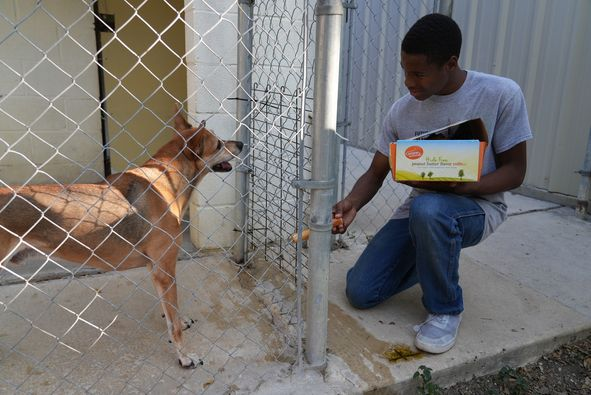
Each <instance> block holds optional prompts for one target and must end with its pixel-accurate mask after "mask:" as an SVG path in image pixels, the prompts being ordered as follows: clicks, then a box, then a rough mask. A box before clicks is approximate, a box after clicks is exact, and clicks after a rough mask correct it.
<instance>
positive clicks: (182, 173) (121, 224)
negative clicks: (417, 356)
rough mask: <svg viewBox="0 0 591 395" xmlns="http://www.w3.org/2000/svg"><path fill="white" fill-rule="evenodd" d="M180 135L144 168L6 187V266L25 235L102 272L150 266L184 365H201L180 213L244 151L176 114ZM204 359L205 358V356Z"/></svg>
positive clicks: (1, 219) (0, 241) (0, 235)
mask: <svg viewBox="0 0 591 395" xmlns="http://www.w3.org/2000/svg"><path fill="white" fill-rule="evenodd" d="M175 128H176V130H177V131H178V133H177V134H175V136H174V137H173V138H172V140H170V141H169V142H168V143H167V144H166V145H164V146H163V147H162V148H160V150H159V151H158V152H157V153H156V154H155V155H154V156H153V157H152V158H151V159H150V160H148V161H147V162H146V163H144V164H143V165H142V166H140V167H138V168H135V169H131V170H128V171H125V172H123V173H118V174H113V175H111V176H109V177H108V178H107V180H106V182H102V183H99V184H72V185H68V186H61V185H29V186H18V187H13V188H0V265H1V264H3V263H4V262H5V261H6V260H7V258H8V256H9V255H11V254H13V253H14V252H15V251H16V250H17V247H18V246H19V244H21V240H22V241H24V243H22V244H24V245H25V246H26V247H27V249H26V250H25V251H20V252H18V253H17V254H15V255H14V256H13V258H12V261H13V262H18V261H19V260H22V259H24V258H26V256H27V255H28V253H27V250H28V251H31V250H37V251H40V252H42V253H45V254H47V255H50V256H51V257H57V258H63V259H65V260H68V261H71V262H74V263H79V264H84V265H90V266H93V267H96V268H99V269H103V270H126V269H131V268H136V267H140V266H147V268H148V270H150V272H151V276H152V281H153V283H154V287H155V288H156V291H157V292H158V295H159V296H160V300H161V303H162V308H163V309H164V314H165V317H166V322H167V325H168V331H169V335H170V339H171V341H172V342H173V344H174V345H175V348H176V352H177V355H178V358H179V363H180V364H181V366H182V367H185V368H194V367H196V363H197V362H196V361H194V360H192V359H191V358H189V357H188V356H187V355H186V354H185V353H184V352H183V346H182V330H183V329H184V328H183V323H182V321H181V319H180V317H179V314H178V303H177V289H176V281H175V268H176V260H177V252H178V249H179V245H180V244H181V239H182V230H181V219H182V217H183V213H184V211H185V209H186V208H187V206H188V202H189V198H190V195H191V191H192V188H193V187H195V186H196V185H197V184H198V183H199V182H200V181H201V180H202V179H203V177H205V175H206V174H208V173H209V172H211V171H229V170H231V169H232V166H231V165H230V164H229V163H228V161H229V160H231V159H233V158H235V157H236V155H238V154H239V153H240V151H241V150H242V143H241V142H239V141H222V140H220V139H219V138H217V137H216V136H215V135H214V134H213V133H211V132H210V131H209V130H207V129H206V128H205V125H204V123H202V124H201V125H200V127H198V128H193V127H191V125H189V124H188V123H187V121H186V120H185V118H183V117H182V116H181V115H177V117H176V118H175ZM199 363H201V362H200V361H199Z"/></svg>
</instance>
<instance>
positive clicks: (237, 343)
mask: <svg viewBox="0 0 591 395" xmlns="http://www.w3.org/2000/svg"><path fill="white" fill-rule="evenodd" d="M510 199H511V200H510V202H509V205H510V207H511V211H510V212H511V215H512V216H511V217H510V218H509V220H508V221H507V222H506V223H505V224H504V225H503V226H502V227H501V228H500V229H499V231H498V232H497V233H495V234H494V235H492V236H491V237H490V238H489V239H488V240H486V241H485V242H483V243H482V244H481V245H479V246H477V247H474V248H471V249H467V250H464V252H463V253H462V263H461V279H462V280H461V281H462V286H463V288H464V295H465V306H466V311H465V313H464V320H463V323H462V327H461V330H460V334H459V339H458V343H457V345H456V346H455V347H454V348H453V349H452V350H451V351H449V352H448V353H445V354H443V355H438V356H433V355H424V354H420V355H417V356H416V358H410V359H404V358H402V359H400V360H397V361H392V362H391V361H389V360H388V359H387V358H386V356H385V355H384V351H387V350H389V349H390V348H391V347H393V346H395V347H398V348H399V349H400V348H402V347H408V348H409V349H410V350H411V351H414V347H413V346H412V345H413V339H414V333H413V331H412V325H414V324H416V323H419V322H421V321H422V320H423V318H424V317H425V315H426V312H425V311H424V309H423V307H422V306H421V304H420V295H421V292H420V289H419V288H418V287H414V288H411V289H409V290H407V291H406V292H404V293H402V294H401V295H398V296H397V297H394V298H392V299H391V300H389V301H387V302H386V303H384V304H382V305H380V306H378V307H376V308H374V309H371V310H364V311H359V310H356V309H353V308H352V307H351V306H349V304H348V303H347V301H346V299H345V296H344V281H345V273H346V271H347V270H348V268H349V267H351V266H352V265H353V264H354V262H355V260H356V259H357V256H358V255H359V254H360V253H361V251H362V249H363V248H364V245H363V244H362V242H363V238H359V237H356V236H355V235H352V236H351V238H350V240H351V241H352V240H355V243H352V242H351V245H350V249H341V250H336V251H334V252H333V253H332V256H331V275H330V307H329V323H328V324H329V343H328V347H329V353H328V360H329V363H328V366H327V369H326V371H325V372H324V374H320V373H318V372H314V371H306V370H300V369H298V364H297V361H296V347H297V344H296V341H295V339H296V335H295V332H296V329H297V326H296V325H295V318H296V310H295V308H296V307H295V288H294V282H293V279H292V278H290V277H289V276H287V275H286V274H285V273H282V272H280V271H278V270H276V268H275V267H274V266H273V265H272V264H270V263H268V262H265V261H257V264H256V265H254V267H253V268H250V269H248V270H239V268H237V267H236V266H235V265H233V264H232V263H230V262H229V261H228V260H227V258H226V257H225V256H223V255H221V254H219V255H216V256H202V257H198V259H191V260H188V261H182V262H180V263H179V276H178V278H179V288H180V289H179V294H180V300H181V303H182V305H181V308H182V310H183V312H184V313H185V314H186V315H188V316H189V317H191V318H193V319H196V320H197V322H196V324H195V325H193V326H192V327H191V328H190V329H188V330H187V331H186V339H187V352H189V353H191V354H193V355H196V356H198V357H201V358H203V359H204V361H205V365H204V366H202V367H200V368H198V369H196V370H193V371H187V370H183V369H180V368H179V367H178V366H177V365H176V361H175V358H174V354H173V350H172V349H171V346H170V345H169V344H168V343H167V333H166V325H165V322H164V320H163V319H162V318H161V316H160V314H161V308H160V303H159V301H158V299H157V297H156V296H155V293H154V290H153V287H152V284H151V282H150V280H149V276H148V274H147V272H146V270H144V269H138V270H131V271H127V272H122V273H107V274H100V275H92V276H87V277H81V278H74V279H62V280H53V281H46V282H40V283H23V284H12V285H5V286H2V287H0V393H13V392H16V391H22V392H38V393H52V392H57V393H118V392H125V393H158V394H166V393H206V394H218V393H235V394H250V393H256V394H277V393H287V394H306V395H311V394H355V393H362V392H373V393H396V392H400V393H406V392H408V391H412V390H413V389H414V388H415V383H414V382H413V381H412V375H413V374H414V372H416V371H417V369H418V367H419V366H420V365H426V366H429V367H430V368H432V369H433V377H434V380H435V381H436V382H437V383H438V384H439V385H442V386H445V385H450V384H453V383H455V382H457V381H459V380H464V379H468V378H470V377H472V375H483V374H487V373H491V372H495V371H498V370H499V369H500V368H501V367H502V366H504V365H507V364H511V365H513V366H515V365H520V364H524V363H526V362H529V361H531V360H533V359H535V358H537V357H538V356H539V355H540V354H541V353H543V352H544V351H547V350H550V349H552V348H554V347H556V346H558V345H559V344H561V343H562V342H564V341H567V340H571V339H573V338H576V337H583V336H586V335H588V334H590V333H591V313H590V311H589V310H590V309H589V305H588V303H589V300H588V299H589V298H588V297H586V295H588V294H589V293H588V291H587V288H588V287H587V284H588V283H589V281H590V280H591V278H590V277H589V276H590V271H589V269H588V264H589V257H590V256H591V246H590V245H589V243H588V240H590V239H591V223H590V222H585V221H582V220H579V219H577V218H576V217H574V212H573V210H572V209H567V208H562V207H558V208H557V207H556V205H554V204H548V203H545V202H540V201H536V200H534V199H529V198H525V197H521V196H518V195H513V196H511V197H510ZM345 241H347V240H345ZM360 241H361V242H360ZM294 364H295V365H294Z"/></svg>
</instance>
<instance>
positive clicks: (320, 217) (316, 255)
mask: <svg viewBox="0 0 591 395" xmlns="http://www.w3.org/2000/svg"><path fill="white" fill-rule="evenodd" d="M343 13H344V12H343V5H342V3H341V0H318V1H317V2H316V17H317V22H316V55H315V59H316V70H315V76H314V112H313V117H312V133H313V137H312V143H313V145H312V181H311V182H310V184H309V187H310V189H311V196H310V230H311V233H310V241H309V248H310V256H309V273H308V294H307V299H306V308H307V311H306V318H307V320H306V339H307V341H306V344H307V347H306V359H307V361H308V363H309V364H310V366H311V367H314V368H324V367H325V366H326V337H327V330H328V324H327V322H328V271H329V259H330V239H331V229H332V203H333V197H334V194H333V189H332V188H333V187H334V185H335V184H336V180H335V179H334V178H331V177H334V172H333V171H332V169H331V166H334V165H335V164H334V163H330V157H331V155H330V153H331V150H332V146H333V145H334V144H335V133H336V128H337V99H338V90H339V61H340V52H341V51H340V47H341V30H342V18H343Z"/></svg>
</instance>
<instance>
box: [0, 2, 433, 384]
mask: <svg viewBox="0 0 591 395" xmlns="http://www.w3.org/2000/svg"><path fill="white" fill-rule="evenodd" d="M239 3H248V2H243V1H236V0H225V1H207V0H192V1H191V0H186V1H183V0H162V1H160V2H148V1H141V0H108V1H107V0H55V1H39V0H11V1H2V2H0V125H1V126H0V180H1V181H0V187H2V188H0V245H1V246H0V248H2V250H1V251H2V257H0V259H2V260H1V264H0V285H1V286H0V392H2V393H15V392H18V393H37V392H44V393H117V392H139V393H150V392H151V393H228V392H231V391H234V390H237V389H240V390H242V391H246V392H248V391H249V390H253V389H254V388H256V387H257V385H259V384H260V383H261V377H262V376H263V373H264V369H265V368H264V366H265V364H269V363H271V364H275V365H276V366H277V367H278V369H279V370H281V369H285V370H288V369H289V367H290V366H292V365H293V364H294V363H296V364H297V363H300V364H301V351H302V336H301V327H302V325H303V322H302V319H301V311H300V308H299V303H300V302H301V301H300V300H299V299H298V295H301V287H302V286H303V285H302V278H303V277H305V264H306V253H305V251H306V250H305V248H304V249H298V246H297V245H296V244H293V243H290V242H289V241H288V238H289V236H290V235H291V234H292V233H295V232H296V231H297V229H298V227H299V225H300V224H302V223H303V224H304V225H305V222H306V220H305V207H306V206H307V203H308V201H309V194H308V193H307V192H305V191H303V190H298V189H296V188H295V187H293V186H292V181H294V180H296V179H307V178H309V177H310V170H309V169H310V164H309V162H308V161H309V158H310V156H311V155H310V151H311V148H310V141H311V139H310V135H309V124H310V115H311V109H312V97H313V92H312V80H313V56H312V54H313V47H314V46H313V43H314V40H315V37H314V34H313V32H314V18H313V8H314V5H315V4H314V3H315V2H314V1H309V0H295V1H294V0H283V1H271V0H267V1H254V2H253V3H252V5H253V7H254V18H253V20H252V34H253V48H252V57H253V65H252V67H253V68H252V71H251V73H250V75H251V77H252V81H253V86H252V90H251V92H250V100H251V102H252V103H251V104H252V111H251V112H250V114H249V118H250V122H249V124H248V131H249V133H250V145H249V146H245V147H244V150H246V153H244V152H243V153H242V155H244V156H246V157H248V158H249V159H250V167H249V169H248V170H249V173H248V177H249V195H248V198H249V199H248V200H249V206H248V213H247V214H248V215H247V219H248V220H247V227H246V229H244V231H245V232H246V235H245V237H246V239H247V243H246V245H247V248H248V250H247V251H246V256H247V259H246V264H244V265H236V264H235V263H234V262H232V249H233V248H234V247H235V240H236V233H237V230H238V231H239V230H240V229H241V228H240V226H239V224H238V223H237V222H236V221H235V219H234V211H235V209H236V207H237V206H238V200H237V198H236V196H237V195H240V194H241V193H242V191H238V190H237V189H236V186H235V185H236V184H235V182H234V177H235V172H229V173H218V172H213V173H212V174H209V175H208V176H207V177H206V178H205V179H204V180H203V181H201V182H200V183H199V185H198V186H197V188H194V189H193V188H192V187H191V185H190V184H191V181H193V178H192V177H191V176H190V175H187V174H181V173H182V171H181V172H178V171H177V172H176V173H175V172H174V171H172V170H171V169H170V167H167V163H168V164H170V163H173V162H174V161H176V162H174V163H184V162H183V161H184V160H185V158H187V155H189V156H191V155H195V156H196V157H199V156H203V155H204V153H203V152H204V151H195V150H193V151H185V150H181V151H178V152H176V153H172V154H170V152H168V151H167V152H165V153H166V155H168V156H166V158H164V157H162V156H160V157H157V161H156V162H149V163H148V166H147V167H144V168H143V169H144V170H141V171H137V170H134V169H136V168H137V166H141V165H142V164H144V163H146V161H147V160H149V158H150V157H151V156H153V155H155V153H156V152H157V151H158V149H159V148H160V147H162V146H163V145H165V144H166V143H167V142H168V141H171V140H172V139H175V138H176V139H179V138H180V137H179V133H180V132H178V131H175V129H174V128H173V125H174V119H173V117H174V113H175V110H174V104H175V103H178V104H181V105H184V106H185V107H186V108H188V110H189V112H188V114H187V116H188V120H189V122H191V123H193V124H194V125H198V124H199V121H200V120H201V119H205V120H206V121H207V123H206V124H207V128H211V129H212V130H214V131H215V132H216V133H217V135H218V136H219V137H220V138H223V139H227V140H234V139H235V138H234V137H233V136H235V135H236V133H237V130H238V129H237V126H236V125H237V123H240V122H241V120H240V119H236V116H235V111H236V109H235V107H236V97H237V91H238V89H237V85H238V83H239V81H238V77H237V75H236V52H237V48H238V46H239V45H241V43H240V40H239V39H237V36H238V35H239V34H238V26H237V23H236V18H237V9H238V6H239ZM347 4H348V5H349V6H356V8H348V16H347V24H346V27H345V29H346V30H345V36H346V37H348V39H346V45H344V46H343V48H344V49H343V50H344V53H343V69H342V70H343V72H342V76H343V86H344V88H346V89H345V90H343V92H345V93H344V96H342V97H343V98H342V99H341V104H342V108H341V117H340V120H341V125H343V129H342V130H341V131H340V132H339V133H340V134H342V135H344V136H346V137H347V138H348V141H347V142H346V143H345V144H343V146H342V148H343V149H342V153H343V157H342V159H343V161H342V163H343V167H342V173H341V174H342V182H341V193H344V192H346V191H347V190H348V189H350V188H351V186H352V182H353V181H354V180H355V179H356V178H357V176H358V175H359V174H360V172H361V171H363V170H365V169H366V168H367V166H368V164H369V160H370V157H371V155H372V150H373V146H372V145H371V144H372V142H373V137H375V134H376V130H378V129H379V123H380V122H381V119H382V118H383V115H384V114H385V111H387V106H388V105H389V103H390V102H392V101H393V100H394V99H395V98H396V97H397V95H399V94H400V93H401V89H402V88H401V87H402V84H401V83H400V78H401V77H400V70H399V69H398V68H397V63H398V62H397V61H395V60H393V59H396V55H395V53H396V52H397V48H398V47H399V39H400V36H401V32H402V31H403V30H405V29H406V28H408V26H409V25H410V23H411V21H413V20H415V19H416V17H418V16H419V15H420V14H422V13H425V12H427V11H429V10H430V8H429V7H430V6H429V4H428V3H427V2H421V1H416V2H415V1H412V2H403V1H400V2H372V1H369V0H367V1H357V2H355V1H348V2H347ZM428 8H429V9H428ZM392 65H393V66H392ZM390 67H393V68H390ZM376 76H377V79H376V78H375V77H376ZM393 77H396V78H393ZM372 89H373V90H374V91H375V92H378V93H379V95H378V98H377V99H375V100H374V99H371V97H372V95H371V94H369V92H370V91H371V90H372ZM358 93H359V94H358ZM374 96H375V95H374ZM370 99H371V100H370ZM372 100H373V101H372ZM362 136H365V137H363V138H362ZM185 140H187V139H185ZM189 140H190V139H189ZM185 144H188V142H187V141H185ZM226 148H227V150H230V149H231V147H230V146H229V145H227V146H226ZM227 150H225V151H224V152H226V151H227ZM232 154H233V156H234V158H233V162H232V163H233V166H234V168H236V167H239V166H240V165H241V163H240V160H237V159H236V157H237V156H238V155H237V154H236V152H232ZM225 166H226V165H223V166H222V167H225ZM209 167H210V168H211V166H209ZM176 170H178V169H176ZM111 173H113V174H112V175H111ZM172 173H174V174H176V175H175V176H171V174H172ZM121 174H123V175H121ZM129 174H132V175H133V176H134V177H135V178H140V179H142V180H144V181H145V182H144V181H142V182H143V184H142V182H140V184H141V185H142V186H141V187H137V186H134V185H136V184H132V183H126V182H127V181H126V180H128V179H129V177H130V176H129ZM167 177H169V178H172V179H174V180H175V181H174V182H175V184H174V185H175V186H178V187H179V188H178V190H177V191H175V194H178V195H179V196H183V197H182V198H181V199H180V200H175V199H173V200H168V201H165V200H166V196H165V195H166V194H165V193H163V192H162V189H161V185H163V183H164V182H165V181H166V180H165V179H167ZM49 184H51V185H52V186H51V187H48V186H47V185H49ZM73 184H84V185H90V184H92V185H94V186H91V187H89V186H86V187H75V186H74V187H72V186H71V185H73ZM37 185H42V186H37ZM96 185H102V187H96ZM108 185H110V186H111V189H110V190H113V188H115V189H117V190H118V191H120V192H121V194H122V195H123V196H125V197H126V199H124V200H122V199H121V195H117V197H115V196H111V195H109V193H110V192H106V190H107V189H108V188H107V186H108ZM121 185H123V187H121ZM103 187H104V188H103ZM77 188H78V189H77ZM97 188H98V189H97ZM191 191H192V197H191V198H190V199H189V198H188V195H189V193H190V192H191ZM403 195H404V191H399V190H397V189H382V192H381V194H380V196H379V197H378V199H377V200H374V205H373V206H372V207H373V209H371V208H369V209H367V210H374V212H373V214H372V215H365V216H360V218H362V217H364V218H366V221H367V222H364V220H358V221H357V222H356V228H354V229H353V233H354V232H355V231H356V232H358V233H357V234H360V235H369V234H371V233H372V232H373V229H375V225H376V224H378V223H379V222H380V221H385V220H386V219H387V217H388V216H389V213H390V212H391V209H392V208H393V207H394V206H395V205H397V204H398V203H399V201H400V200H401V199H402V197H403ZM109 196H110V197H109ZM155 196H156V197H155ZM131 198H133V199H131ZM154 199H155V200H156V201H158V202H159V203H158V204H160V205H161V206H160V207H161V208H162V209H161V211H158V210H156V211H158V212H156V213H153V212H152V211H150V210H148V211H145V207H143V206H141V205H138V204H135V205H134V203H138V202H140V203H141V202H145V201H154ZM162 201H164V203H162ZM179 201H182V204H180V205H181V206H184V207H178V206H179ZM107 203H108V204H107ZM118 205H122V207H120V206H118ZM72 206H76V207H77V208H78V210H77V211H76V215H74V216H73V217H72V218H69V219H68V220H66V219H65V217H67V216H68V214H72V213H74V211H69V209H67V210H66V209H64V207H72ZM107 206H108V207H107ZM182 208H188V209H187V211H186V214H185V212H184V210H182ZM101 210H107V211H110V212H109V215H111V217H108V215H107V214H105V213H104V212H103V211H101ZM129 212H133V214H134V218H135V220H136V221H137V223H139V224H140V225H141V226H140V231H139V234H135V233H133V232H131V233H130V231H129V230H128V229H127V227H126V224H127V223H128V222H125V221H126V220H124V219H123V218H128V217H127V214H128V213H129ZM147 213H150V215H148V214H147ZM171 213H173V214H175V215H176V216H175V217H174V218H173V219H174V221H172V222H175V221H176V225H174V226H172V225H170V222H169V221H171V218H172V217H170V215H171ZM105 215H107V217H105ZM88 224H90V225H88ZM86 226H91V227H93V228H92V229H96V228H100V230H101V232H102V233H101V238H97V239H93V241H92V243H90V242H89V240H90V239H89V238H88V237H87V235H88V234H89V233H92V231H91V232H89V231H88V228H85V227H86ZM85 229H86V230H85ZM99 233H100V232H99ZM152 234H158V235H160V238H156V239H154V238H150V237H149V235H152ZM113 239H117V242H116V243H115V242H113ZM154 240H160V241H162V240H164V241H163V242H162V243H163V244H162V245H157V243H156V241H154ZM91 244H92V245H91ZM22 248H25V249H22ZM72 251H78V253H77V254H78V255H77V256H78V257H79V258H80V259H78V264H72V262H71V261H72V259H70V258H72V257H73V256H74V255H75V254H74V253H73V252H72ZM170 256H172V262H174V264H173V265H172V267H174V269H171V268H170V267H169V266H164V265H163V263H162V262H163V261H164V260H165V259H169V258H170ZM131 260H133V261H134V262H136V263H137V262H141V263H142V265H143V266H147V267H148V270H147V271H146V270H145V269H143V268H137V269H135V268H131V269H130V270H125V271H116V272H108V273H105V272H104V270H105V269H112V268H113V267H118V266H119V265H126V264H127V263H129V262H130V261H131ZM17 261H18V262H20V263H18V264H17V263H16V262H17ZM134 265H135V264H130V266H134ZM135 266H138V265H135ZM298 276H299V277H298ZM298 278H299V281H296V279H298ZM175 291H176V292H178V303H179V305H180V306H179V307H178V309H177V306H176V305H175V302H174V300H173V299H172V298H171V297H170V295H172V293H174V292H175ZM163 309H164V311H166V314H167V316H166V317H165V318H163V317H162V312H163ZM175 313H178V315H180V316H182V320H181V324H180V325H181V326H182V328H183V329H184V330H183V331H182V333H183V336H184V340H183V343H182V345H181V346H179V348H178V350H177V345H176V344H174V342H172V343H171V342H170V341H169V339H170V338H171V331H170V330H169V327H170V326H171V325H172V327H173V331H172V333H173V337H172V338H173V339H175V337H174V325H173V324H171V319H170V317H171V315H174V314H175ZM177 329H178V328H177ZM176 351H178V352H179V353H180V354H179V355H181V356H182V357H183V358H191V359H192V360H193V361H194V362H198V361H199V360H200V359H201V360H203V361H204V364H203V365H199V366H197V368H196V369H194V370H181V369H180V368H179V367H178V365H177V364H176V363H175V362H174V361H175V358H177V357H178V356H177V355H175V352H176ZM185 363H187V360H185Z"/></svg>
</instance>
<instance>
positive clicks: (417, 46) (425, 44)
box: [402, 14, 462, 66]
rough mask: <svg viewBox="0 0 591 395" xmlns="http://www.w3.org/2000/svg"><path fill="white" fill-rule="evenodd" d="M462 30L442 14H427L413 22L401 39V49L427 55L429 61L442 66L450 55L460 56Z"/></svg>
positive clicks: (408, 52) (414, 53) (409, 52)
mask: <svg viewBox="0 0 591 395" xmlns="http://www.w3.org/2000/svg"><path fill="white" fill-rule="evenodd" d="M461 47H462V32H461V31H460V27H459V26H458V24H457V23H456V22H455V21H454V20H453V19H451V18H450V17H448V16H446V15H443V14H429V15H425V16H424V17H422V18H421V19H419V20H418V21H416V22H415V24H414V25H412V27H411V28H410V30H409V31H408V32H407V33H406V35H405V36H404V39H403V40H402V51H404V52H406V53H407V54H413V55H419V54H423V55H426V56H427V61H428V62H429V63H436V64H437V65H439V66H442V65H443V64H444V63H445V62H447V61H448V60H449V58H451V57H452V56H456V57H458V58H459V57H460V49H461Z"/></svg>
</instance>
